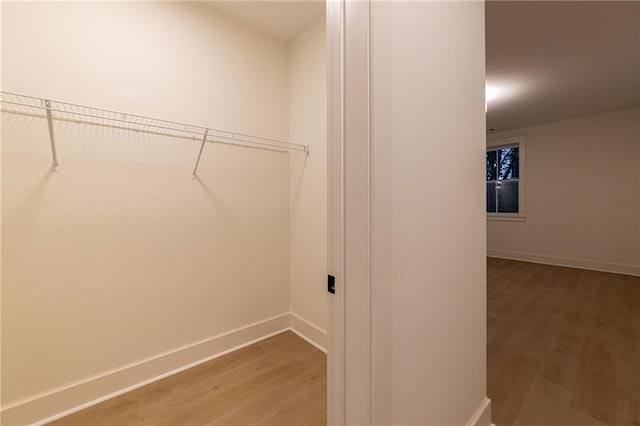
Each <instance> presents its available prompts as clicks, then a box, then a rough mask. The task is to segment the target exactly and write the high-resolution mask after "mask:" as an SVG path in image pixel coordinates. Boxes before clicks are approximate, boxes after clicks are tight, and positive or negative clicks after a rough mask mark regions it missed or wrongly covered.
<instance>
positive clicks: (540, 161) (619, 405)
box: [486, 1, 640, 426]
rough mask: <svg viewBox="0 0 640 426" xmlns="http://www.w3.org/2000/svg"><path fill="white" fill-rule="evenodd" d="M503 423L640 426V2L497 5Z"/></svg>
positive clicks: (494, 370) (498, 408)
mask: <svg viewBox="0 0 640 426" xmlns="http://www.w3.org/2000/svg"><path fill="white" fill-rule="evenodd" d="M486 34H487V37H486V44H487V56H486V61H487V62H486V64H487V71H486V73H487V131H488V133H487V156H486V187H487V255H488V257H489V258H488V264H487V280H488V282H487V303H488V318H487V321H488V324H487V326H488V333H487V339H488V342H487V343H488V350H487V356H488V370H487V376H488V387H487V393H488V396H489V398H491V400H492V412H493V422H494V423H495V424H497V425H505V426H506V425H514V424H517V425H534V424H535V425H603V424H608V425H633V424H638V422H640V403H639V402H640V363H639V361H640V277H639V275H640V127H639V126H640V124H639V123H640V110H639V109H638V106H639V105H640V102H639V99H640V3H638V2H617V1H614V2H519V1H514V2H502V1H490V2H487V3H486Z"/></svg>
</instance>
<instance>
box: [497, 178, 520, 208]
mask: <svg viewBox="0 0 640 426" xmlns="http://www.w3.org/2000/svg"><path fill="white" fill-rule="evenodd" d="M498 213H518V181H514V182H509V181H506V182H499V183H498Z"/></svg>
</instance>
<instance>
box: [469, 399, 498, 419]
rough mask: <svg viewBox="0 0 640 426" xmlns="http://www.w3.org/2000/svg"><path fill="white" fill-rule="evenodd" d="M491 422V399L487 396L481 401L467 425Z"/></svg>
mask: <svg viewBox="0 0 640 426" xmlns="http://www.w3.org/2000/svg"><path fill="white" fill-rule="evenodd" d="M490 425H493V423H491V400H490V399H489V398H487V397H486V396H485V397H484V398H483V399H482V401H480V405H478V408H477V409H476V411H475V413H473V415H472V416H471V418H470V419H469V421H468V422H467V426H490Z"/></svg>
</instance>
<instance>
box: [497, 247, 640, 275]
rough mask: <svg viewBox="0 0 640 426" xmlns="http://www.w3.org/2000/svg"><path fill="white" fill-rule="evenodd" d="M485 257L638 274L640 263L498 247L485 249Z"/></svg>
mask: <svg viewBox="0 0 640 426" xmlns="http://www.w3.org/2000/svg"><path fill="white" fill-rule="evenodd" d="M487 257H495V258H498V259H509V260H520V261H523V262H532V263H542V264H545V265H554V266H564V267H567V268H578V269H588V270H592V271H600V272H610V273H614V274H623V275H633V276H640V265H627V264H622V263H612V262H603V261H599V260H591V259H575V258H570V257H560V256H552V255H546V254H536V253H524V252H519V251H510V250H499V249H487Z"/></svg>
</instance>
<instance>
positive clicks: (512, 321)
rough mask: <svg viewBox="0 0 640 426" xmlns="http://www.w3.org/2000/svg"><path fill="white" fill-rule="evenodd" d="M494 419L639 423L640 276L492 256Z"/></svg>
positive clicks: (504, 423) (502, 425) (503, 422)
mask: <svg viewBox="0 0 640 426" xmlns="http://www.w3.org/2000/svg"><path fill="white" fill-rule="evenodd" d="M487 347H488V351H487V358H488V371H487V379H488V388H487V393H488V395H489V398H491V400H492V410H493V422H494V423H495V424H496V425H498V426H508V425H545V426H551V425H562V426H566V425H581V426H582V425H585V426H586V425H635V426H638V425H640V278H638V277H631V276H625V275H617V274H608V273H604V272H595V271H585V270H580V269H572V268H562V267H557V266H548V265H539V264H534V263H526V262H516V261H510V260H502V259H491V258H490V259H488V264H487Z"/></svg>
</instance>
